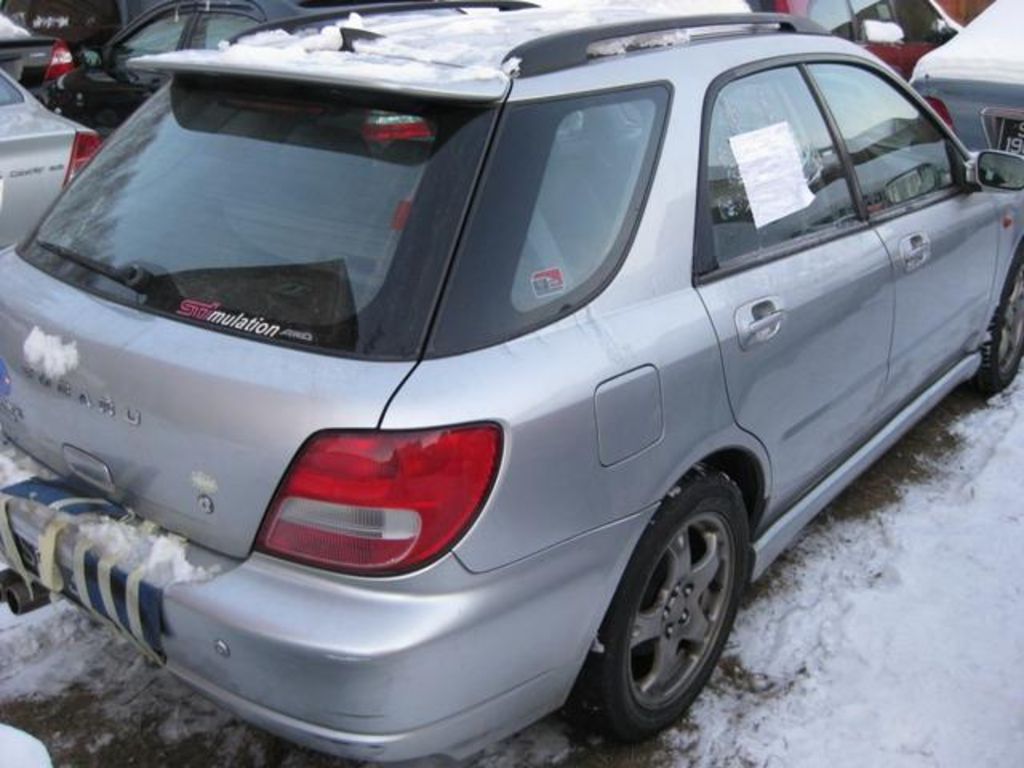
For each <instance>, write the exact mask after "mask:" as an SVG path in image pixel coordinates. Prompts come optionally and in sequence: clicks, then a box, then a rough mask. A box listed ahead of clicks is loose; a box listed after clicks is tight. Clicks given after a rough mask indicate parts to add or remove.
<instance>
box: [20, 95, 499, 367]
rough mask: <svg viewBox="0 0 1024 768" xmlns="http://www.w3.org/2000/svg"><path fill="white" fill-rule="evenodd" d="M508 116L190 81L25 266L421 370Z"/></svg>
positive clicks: (96, 166) (146, 118) (90, 175)
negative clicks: (483, 170)
mask: <svg viewBox="0 0 1024 768" xmlns="http://www.w3.org/2000/svg"><path fill="white" fill-rule="evenodd" d="M492 120H493V112H491V111H490V110H486V109H476V108H463V107H457V106H448V105H436V104H435V105H431V104H421V103H418V102H414V101H406V100H402V101H396V100H394V99H393V98H391V97H384V96H380V95H378V94H360V93H358V92H352V93H347V92H340V91H334V90H327V89H319V88H313V87H303V86H298V85H294V84H288V85H273V84H269V83H266V82H263V81H260V82H258V83H252V84H249V83H246V82H238V83H231V84H225V85H218V83H217V82H216V81H214V82H209V81H206V80H204V79H197V80H192V79H185V78H180V77H179V78H175V81H174V82H173V84H172V85H171V86H170V87H169V88H165V89H164V90H162V91H160V92H159V93H157V94H156V95H155V96H154V97H153V98H152V99H151V100H150V101H149V102H148V103H147V105H145V106H144V107H143V108H142V109H141V110H140V111H139V112H138V113H136V115H135V117H134V118H133V119H132V120H131V121H130V122H129V123H127V124H126V125H125V126H124V127H122V128H121V129H120V130H119V131H118V132H117V134H116V135H115V136H114V137H113V138H111V139H110V141H109V142H108V143H107V144H106V146H105V147H104V149H103V150H102V151H101V152H100V153H99V154H98V155H97V156H96V158H95V159H94V160H93V161H92V162H91V163H90V164H89V165H88V166H87V167H86V169H85V170H84V171H83V172H82V174H81V175H80V176H79V177H78V178H76V180H75V182H74V183H73V184H72V185H71V186H70V187H69V188H68V190H67V191H66V192H65V194H64V195H63V196H62V197H61V198H60V201H59V202H58V204H57V205H56V207H55V208H54V209H53V211H52V213H51V214H50V215H49V216H48V217H47V218H46V219H45V220H44V222H43V223H42V225H41V227H40V229H39V230H38V233H37V235H36V237H35V239H34V240H33V241H32V242H31V244H30V245H29V246H28V247H27V248H25V249H24V250H23V252H22V255H23V256H24V257H25V258H26V259H27V260H29V261H30V262H32V263H33V264H36V265H37V266H39V267H40V268H41V269H44V270H45V271H48V272H50V273H51V274H53V275H54V276H55V277H58V278H60V279H63V280H65V281H67V282H70V283H71V284H73V285H76V286H79V287H81V288H83V289H85V290H88V291H91V292H93V293H98V294H100V295H102V296H104V297H105V298H109V299H112V300H115V301H119V302H121V303H123V304H127V305H129V306H132V307H135V308H137V309H140V310H145V311H150V312H155V313H158V314H163V315H166V316H168V317H171V318H174V319H176V320H179V321H182V322H188V323H193V324H197V325H199V326H200V327H203V328H206V329H209V330H211V331H220V332H228V333H233V334H236V335H241V336H244V337H246V338H251V339H254V340H259V341H265V342H270V343H286V344H292V345H300V346H303V347H308V348H310V349H314V350H325V351H329V352H335V353H341V354H348V355H354V356H358V357H364V358H372V359H412V358H414V357H415V356H416V355H417V354H418V352H419V350H420V347H421V345H422V343H423V338H424V336H425V333H426V324H427V321H428V319H429V317H430V314H431V312H432V311H433V307H434V302H435V300H436V297H437V295H438V292H439V289H440V283H441V281H442V280H443V276H444V265H445V264H446V263H447V260H448V258H449V257H450V255H451V250H452V248H453V243H454V241H455V237H456V235H457V231H458V225H459V222H460V220H461V215H462V211H463V210H464V209H465V206H466V204H467V202H466V198H467V197H468V195H469V190H470V189H471V188H472V182H473V178H474V174H475V173H476V170H477V167H478V165H479V163H480V157H481V155H482V153H483V151H484V145H485V142H486V136H487V131H488V126H489V124H490V122H491V121H492ZM83 262H84V263H85V266H84V267H83ZM89 267H91V268H89ZM129 274H133V275H143V277H142V278H141V279H139V280H129V279H127V275H129Z"/></svg>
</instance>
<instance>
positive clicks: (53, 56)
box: [43, 40, 75, 80]
mask: <svg viewBox="0 0 1024 768" xmlns="http://www.w3.org/2000/svg"><path fill="white" fill-rule="evenodd" d="M74 68H75V58H74V56H72V55H71V49H70V48H68V44H67V43H65V42H64V41H63V40H54V41H53V46H52V47H51V48H50V63H49V65H48V66H47V67H46V73H45V74H44V75H43V79H44V80H56V79H57V78H58V77H60V76H61V75H66V74H67V73H68V72H70V71H71V70H73V69H74Z"/></svg>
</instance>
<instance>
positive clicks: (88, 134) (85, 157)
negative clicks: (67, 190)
mask: <svg viewBox="0 0 1024 768" xmlns="http://www.w3.org/2000/svg"><path fill="white" fill-rule="evenodd" d="M102 145H103V139H101V138H100V135H99V134H98V133H93V132H92V131H78V133H76V134H75V142H74V144H72V145H71V160H70V161H68V172H67V174H66V175H65V176H64V185H65V186H67V184H68V182H69V181H71V180H72V179H73V178H75V176H76V175H77V174H78V172H79V171H81V170H82V168H84V167H85V165H86V163H88V162H89V161H90V160H92V158H93V155H95V154H96V153H97V152H99V149H100V147H101V146H102Z"/></svg>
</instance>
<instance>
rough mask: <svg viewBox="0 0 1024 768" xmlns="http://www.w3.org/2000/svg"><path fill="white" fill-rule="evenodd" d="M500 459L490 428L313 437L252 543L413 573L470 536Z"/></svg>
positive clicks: (342, 564) (284, 553)
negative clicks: (467, 535) (468, 532)
mask: <svg viewBox="0 0 1024 768" xmlns="http://www.w3.org/2000/svg"><path fill="white" fill-rule="evenodd" d="M500 460H501V429H500V427H498V426H497V425H494V424H480V425H471V426H461V427H450V428H444V429H436V430H425V431H416V432H348V433H346V432H327V433H322V434H319V435H316V436H314V437H313V438H312V439H311V440H310V441H309V442H308V443H307V444H306V445H305V447H304V448H303V449H302V450H301V451H300V452H299V455H298V456H297V457H296V459H295V461H294V462H293V463H292V466H291V468H290V469H289V471H288V473H287V475H286V476H285V478H284V480H283V481H282V483H281V487H280V488H279V490H278V492H277V495H276V496H275V498H274V500H273V502H272V503H271V505H270V509H269V510H268V512H267V516H266V518H265V519H264V521H263V525H262V527H261V529H260V532H259V536H258V537H257V541H256V547H257V549H259V550H260V551H262V552H265V553H267V554H271V555H275V556H278V557H282V558H285V559H288V560H294V561H297V562H300V563H305V564H307V565H312V566H315V567H318V568H326V569H330V570H334V571H344V572H348V573H357V574H378V575H385V574H394V573H400V572H404V571H409V570H412V569H414V568H417V567H420V566H422V565H425V564H427V563H429V562H431V561H433V560H435V559H437V558H438V557H440V556H441V555H443V554H444V553H446V552H448V551H449V550H450V549H451V548H452V547H453V546H455V544H456V542H458V540H459V539H460V538H461V537H462V535H463V534H464V533H465V532H466V530H468V528H469V526H470V525H472V523H473V521H474V520H475V519H476V516H477V514H479V512H480V510H481V509H482V508H483V505H484V502H485V501H486V500H487V496H488V494H489V493H490V489H491V486H492V484H493V482H494V477H495V475H496V474H497V471H498V466H499V464H500Z"/></svg>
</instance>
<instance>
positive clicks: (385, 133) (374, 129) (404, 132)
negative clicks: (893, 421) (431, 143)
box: [363, 112, 434, 144]
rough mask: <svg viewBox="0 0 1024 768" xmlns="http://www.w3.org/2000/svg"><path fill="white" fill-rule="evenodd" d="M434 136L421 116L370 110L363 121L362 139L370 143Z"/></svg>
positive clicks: (420, 139) (424, 138)
mask: <svg viewBox="0 0 1024 768" xmlns="http://www.w3.org/2000/svg"><path fill="white" fill-rule="evenodd" d="M433 138H434V129H433V128H432V127H431V126H430V123H428V122H427V121H426V120H424V119H423V118H422V117H416V116H414V115H399V114H394V113H392V112H371V113H370V114H369V115H367V117H366V121H365V122H364V123H363V139H364V140H365V141H367V142H369V143H371V144H380V143H383V142H387V141H422V140H429V139H433Z"/></svg>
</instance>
